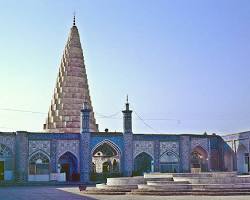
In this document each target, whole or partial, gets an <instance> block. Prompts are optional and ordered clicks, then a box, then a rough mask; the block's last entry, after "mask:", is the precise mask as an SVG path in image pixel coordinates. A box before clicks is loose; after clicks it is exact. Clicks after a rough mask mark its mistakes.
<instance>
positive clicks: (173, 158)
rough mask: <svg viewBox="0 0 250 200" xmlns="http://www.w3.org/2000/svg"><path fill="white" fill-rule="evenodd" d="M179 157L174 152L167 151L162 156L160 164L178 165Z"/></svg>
mask: <svg viewBox="0 0 250 200" xmlns="http://www.w3.org/2000/svg"><path fill="white" fill-rule="evenodd" d="M178 162H179V156H178V155H177V153H176V152H174V151H172V150H166V151H165V152H164V153H162V154H161V155H160V163H178Z"/></svg>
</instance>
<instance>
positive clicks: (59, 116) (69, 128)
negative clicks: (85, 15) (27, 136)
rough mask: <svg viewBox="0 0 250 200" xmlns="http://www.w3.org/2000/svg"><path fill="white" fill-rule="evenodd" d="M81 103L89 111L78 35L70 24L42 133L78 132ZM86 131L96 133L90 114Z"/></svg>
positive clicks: (93, 120) (95, 126)
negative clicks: (85, 103)
mask: <svg viewBox="0 0 250 200" xmlns="http://www.w3.org/2000/svg"><path fill="white" fill-rule="evenodd" d="M84 102H87V103H88V105H89V107H90V109H91V110H92V111H93V107H92V103H91V99H90V94H89V86H88V79H87V74H86V69H85V64H84V57H83V52H82V47H81V42H80V36H79V32H78V29H77V27H76V26H75V25H73V27H72V28H71V30H70V34H69V37H68V41H67V44H66V46H65V49H64V52H63V57H62V60H61V65H60V69H59V74H58V77H57V81H56V87H55V91H54V95H53V98H52V101H51V106H50V108H49V112H48V118H47V120H46V124H44V130H45V131H47V132H53V133H80V111H81V109H82V107H83V103H84ZM90 129H91V131H93V132H97V131H98V128H97V125H96V121H95V117H94V113H93V112H91V114H90Z"/></svg>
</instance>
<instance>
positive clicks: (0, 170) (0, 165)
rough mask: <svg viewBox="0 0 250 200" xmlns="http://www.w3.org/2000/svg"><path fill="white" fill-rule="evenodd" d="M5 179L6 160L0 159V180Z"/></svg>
mask: <svg viewBox="0 0 250 200" xmlns="http://www.w3.org/2000/svg"><path fill="white" fill-rule="evenodd" d="M3 180H4V161H0V181H3Z"/></svg>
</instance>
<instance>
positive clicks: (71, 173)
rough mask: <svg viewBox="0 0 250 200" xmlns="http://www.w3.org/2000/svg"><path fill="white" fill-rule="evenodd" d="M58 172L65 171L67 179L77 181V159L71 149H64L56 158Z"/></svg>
mask: <svg viewBox="0 0 250 200" xmlns="http://www.w3.org/2000/svg"><path fill="white" fill-rule="evenodd" d="M58 164H59V165H60V172H61V173H65V175H66V180H67V181H78V180H79V172H78V159H77V157H76V156H75V154H74V153H72V152H71V151H66V152H65V153H63V154H62V155H61V156H60V157H59V158H58Z"/></svg>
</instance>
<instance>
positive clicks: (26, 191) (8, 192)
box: [0, 186, 250, 200]
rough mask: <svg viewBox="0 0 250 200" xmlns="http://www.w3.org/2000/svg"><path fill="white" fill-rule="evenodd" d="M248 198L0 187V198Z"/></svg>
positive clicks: (243, 199) (239, 199)
mask: <svg viewBox="0 0 250 200" xmlns="http://www.w3.org/2000/svg"><path fill="white" fill-rule="evenodd" d="M33 199H35V200H80V199H81V200H99V199H100V200H152V199H153V200H163V199H167V200H211V199H212V200H235V199H237V200H249V199H250V196H224V197H222V196H212V197H211V196H176V197H175V196H167V197H166V196H165V197H164V196H134V195H133V196H132V195H114V196H109V195H102V196H101V195H84V194H82V193H81V192H79V190H78V188H77V187H55V186H29V187H28V186H27V187H26V186H23V187H21V186H20V187H0V200H33Z"/></svg>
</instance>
